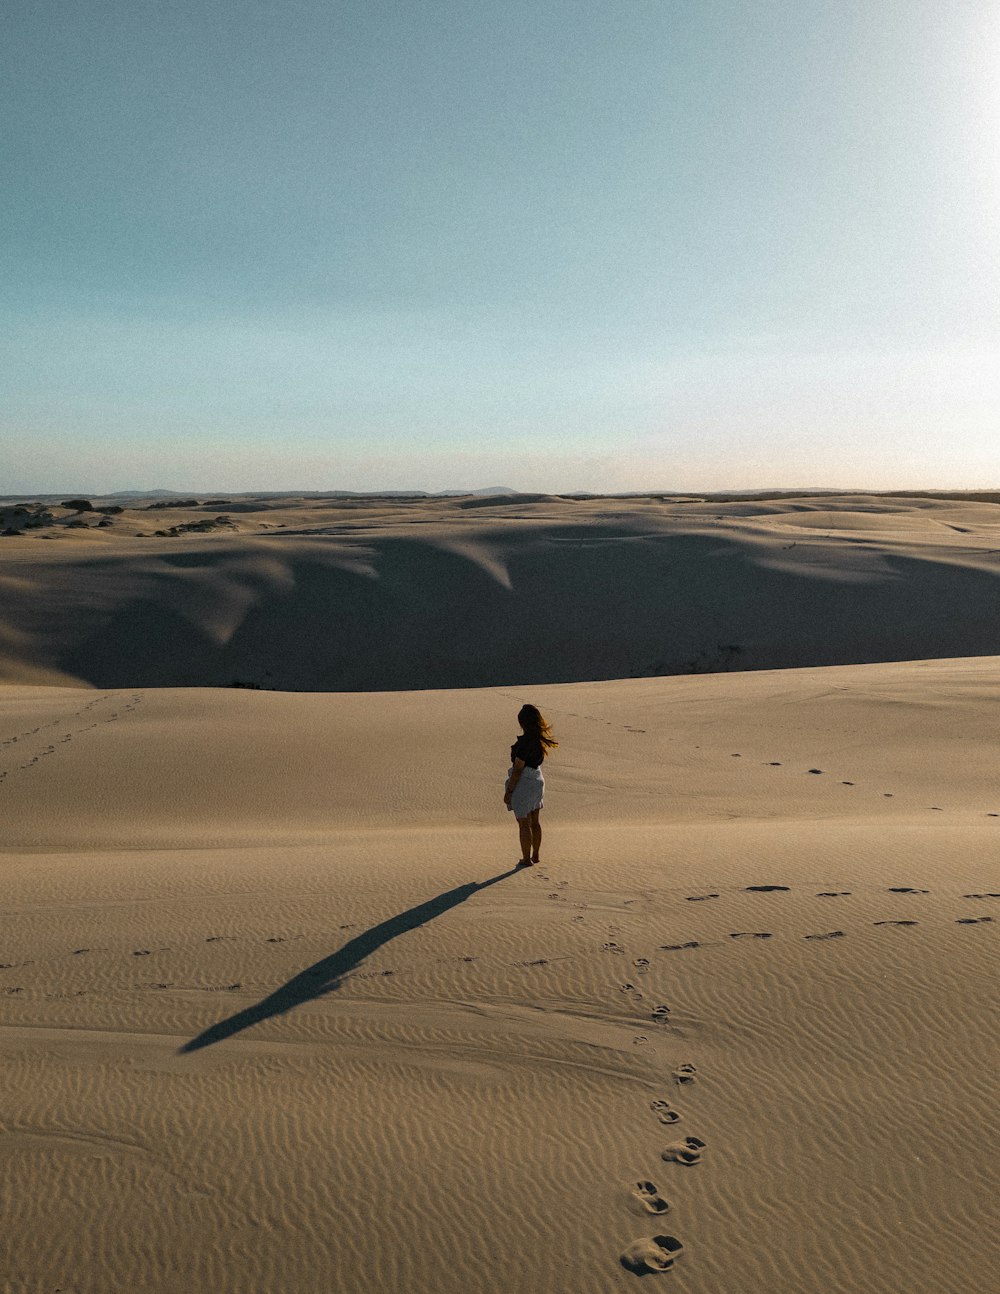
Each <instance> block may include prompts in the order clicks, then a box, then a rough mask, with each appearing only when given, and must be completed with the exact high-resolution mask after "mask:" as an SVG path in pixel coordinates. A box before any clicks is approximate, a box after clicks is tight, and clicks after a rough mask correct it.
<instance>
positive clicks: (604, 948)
mask: <svg viewBox="0 0 1000 1294" xmlns="http://www.w3.org/2000/svg"><path fill="white" fill-rule="evenodd" d="M624 951H625V949H624V948H623V947H622V946H621V944H616V943H615V941H614V940H613V939H609V940H608V942H607V943H606V944H601V952H605V953H623V952H624Z"/></svg>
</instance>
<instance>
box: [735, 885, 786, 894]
mask: <svg viewBox="0 0 1000 1294" xmlns="http://www.w3.org/2000/svg"><path fill="white" fill-rule="evenodd" d="M790 889H791V886H790V885H748V886H747V887H746V890H745V893H747V894H771V893H775V892H778V891H787V890H790Z"/></svg>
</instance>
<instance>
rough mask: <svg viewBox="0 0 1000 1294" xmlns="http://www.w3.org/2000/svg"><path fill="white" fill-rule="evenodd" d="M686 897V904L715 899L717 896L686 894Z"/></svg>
mask: <svg viewBox="0 0 1000 1294" xmlns="http://www.w3.org/2000/svg"><path fill="white" fill-rule="evenodd" d="M686 897H687V902H688V903H701V902H702V901H703V900H704V899H717V898H718V897H719V896H718V894H688V895H687V896H686Z"/></svg>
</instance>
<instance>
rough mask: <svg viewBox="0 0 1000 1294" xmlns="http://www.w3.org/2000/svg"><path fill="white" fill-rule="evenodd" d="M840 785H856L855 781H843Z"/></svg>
mask: <svg viewBox="0 0 1000 1294" xmlns="http://www.w3.org/2000/svg"><path fill="white" fill-rule="evenodd" d="M840 785H841V786H853V785H854V783H853V782H841V784H840Z"/></svg>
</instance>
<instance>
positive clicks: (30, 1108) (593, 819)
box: [0, 501, 1000, 1294]
mask: <svg viewBox="0 0 1000 1294" xmlns="http://www.w3.org/2000/svg"><path fill="white" fill-rule="evenodd" d="M533 506H534V505H533ZM824 506H825V507H828V504H827V503H826V501H824ZM487 511H488V509H479V510H476V513H475V515H476V516H477V517H481V516H482V515H483V513H484V512H487ZM925 511H927V512H929V513H931V514H932V515H934V516H937V511H936V510H935V509H925ZM781 515H782V518H783V522H782V523H783V524H785V523H788V524H789V525H790V524H791V523H790V522H788V514H787V513H782V514H781ZM855 519H856V518H852V524H853V522H854V520H855ZM967 519H968V518H967ZM476 524H478V522H477V523H476ZM560 524H561V523H560ZM622 524H624V523H622ZM632 524H633V523H632V522H629V525H632ZM740 524H741V525H742V524H744V523H743V521H742V520H741V523H740ZM755 524H761V525H763V524H764V523H763V522H760V523H755ZM768 524H770V523H768ZM525 525H526V526H527V528H528V530H529V533H531V534H537V533H538V532H536V529H534V527H536V526H537V525H538V523H537V521H530V520H529V521H527V522H526V523H525ZM743 533H744V538H743V539H741V540H739V541H737V540H734V539H733V538H732V536H731V535H729V534H727V535H726V537H725V546H726V551H727V553H728V551H729V548H730V547H731V546H732V545H734V544H737V543H740V544H743V545H744V546H746V547H747V549H748V550H749V547H750V546H751V539H750V538H749V537H747V536H749V533H750V532H749V530H747V531H745V532H743ZM17 542H18V541H17V540H14V541H12V543H17ZM33 542H37V541H33ZM69 542H70V541H67V545H68V544H69ZM95 542H96V540H95ZM186 542H187V541H186V540H183V539H182V540H178V541H177V543H178V544H179V545H182V546H183V545H184V544H185V543H186ZM213 542H221V540H213ZM241 542H242V537H241ZM359 542H360V541H359ZM380 542H383V543H384V544H385V549H379V553H380V554H381V553H383V552H384V551H386V550H387V549H388V547H389V541H388V540H384V541H380ZM393 542H397V541H393ZM398 542H402V543H404V544H406V545H409V547H408V548H407V550H406V551H407V561H411V562H412V561H413V560H416V559H415V558H414V553H417V554H419V553H420V552H421V546H420V543H419V542H418V541H417V540H416V539H412V540H400V541H398ZM470 542H471V541H470ZM475 542H476V543H479V542H480V540H478V539H477V540H476V541H475ZM531 542H536V540H532V541H531ZM537 542H541V541H540V540H537ZM546 542H548V541H546ZM627 542H630V541H627V540H626V539H625V538H624V537H623V536H622V535H619V536H618V537H617V538H615V539H614V541H613V543H612V547H615V546H616V545H621V544H626V543H627ZM648 542H649V541H648V540H646V539H643V540H641V541H636V543H637V544H639V545H640V546H646V545H647V543H648ZM670 542H671V543H672V542H673V540H672V539H671V541H670ZM698 542H701V540H699V541H698ZM706 542H707V541H706ZM880 542H881V541H880ZM894 542H896V541H894ZM924 542H925V540H924V539H921V540H920V541H919V543H920V544H921V545H922V544H924ZM950 542H951V541H950V540H945V541H943V543H942V546H941V550H940V555H939V556H938V557H934V558H930V557H927V556H924V557H921V558H915V559H913V560H914V562H915V563H916V565H917V566H919V567H920V569H921V571H923V568H924V567H925V566H926V567H929V568H930V569H931V570H932V571H934V572H938V574H936V575H932V576H930V577H928V578H930V579H931V581H932V582H933V580H935V579H938V578H940V579H941V581H942V585H943V584H944V583H946V580H945V577H944V574H943V573H942V572H943V571H944V568H945V563H946V559H947V560H948V561H950V560H951V557H949V556H948V554H946V553H945V552H944V550H945V548H946V547H947V544H949V543H950ZM838 543H841V544H842V551H843V552H844V553H846V552H848V551H849V546H848V545H846V544H843V541H838ZM52 547H53V548H55V547H56V545H52ZM557 547H558V545H557ZM652 547H653V549H654V550H655V549H656V547H657V545H656V543H653V544H652ZM667 547H669V544H668V545H667ZM346 548H348V549H349V550H350V552H351V553H352V554H353V555H354V556H353V557H352V560H355V559H358V552H359V549H358V548H357V547H355V546H353V545H350V544H349V545H346ZM767 550H768V551H769V552H772V553H773V552H774V551H775V550H774V541H773V538H771V539H768V541H767ZM5 551H6V550H5ZM164 551H166V549H165V550H164ZM172 551H173V553H174V554H175V559H176V557H178V556H180V555H183V554H184V553H186V552H187V551H188V550H187V549H186V548H183V547H179V548H178V547H175V548H174V549H173V550H172ZM190 551H191V552H192V553H193V554H194V558H193V564H192V566H191V567H183V565H180V566H179V567H178V569H181V570H185V569H187V570H195V571H200V570H201V569H202V564H203V563H204V561H205V560H206V559H205V558H204V554H203V551H202V550H201V549H197V550H195V549H192V550H190ZM824 551H826V552H829V551H830V550H824ZM838 551H840V550H838ZM957 551H958V550H956V552H957ZM492 552H493V557H494V558H495V560H497V561H498V562H500V561H502V562H503V563H504V564H505V566H506V569H507V570H508V571H509V572H510V573H511V580H512V584H513V586H514V588H515V589H517V587H518V581H519V579H520V574H519V571H520V568H519V567H518V564H517V560H513V561H512V560H511V558H510V553H509V552H508V551H506V550H500V549H494V550H492ZM962 553H963V554H965V555H964V556H962V557H961V560H962V561H966V560H967V559H968V554H967V552H966V550H965V549H962ZM271 554H272V550H270V549H269V550H268V552H267V557H268V560H275V561H277V560H278V559H277V558H275V557H273V556H272V555H271ZM952 556H954V554H952ZM59 557H60V560H62V558H61V553H60V555H59ZM112 557H113V553H112V555H111V556H109V557H108V558H107V559H103V558H102V560H112ZM883 559H884V560H888V559H887V558H885V557H884V554H883ZM18 560H19V561H20V559H18ZM24 560H25V565H24V567H23V568H22V567H18V568H13V567H12V566H11V565H7V564H6V563H5V566H4V573H5V577H7V578H8V580H9V581H10V580H13V578H14V574H16V571H17V570H18V569H19V570H20V578H23V579H24V580H25V581H26V582H27V585H28V587H29V588H30V587H37V586H35V585H34V584H33V581H34V580H36V579H37V578H40V577H39V576H38V573H37V569H36V567H35V562H36V559H35V558H33V557H32V558H26V559H24ZM113 560H114V561H117V560H118V559H117V558H113ZM149 560H151V561H161V560H162V561H163V562H166V558H165V557H164V558H160V557H153V558H150V559H149ZM255 560H257V559H256V558H255ZM358 560H359V559H358ZM381 560H382V559H381V556H377V557H376V558H373V562H374V563H375V565H376V566H379V563H380V562H381ZM706 560H707V559H706ZM838 560H839V559H838ZM900 560H901V559H900ZM969 560H970V562H971V564H970V566H969V567H968V568H967V572H968V574H969V577H970V578H974V579H976V580H983V581H988V580H991V579H993V578H994V577H993V575H992V574H991V572H990V571H989V569H987V567H986V566H985V565H983V566H982V567H978V566H976V564H975V562H978V561H979V560H980V559H979V558H976V559H975V561H971V559H969ZM982 560H983V561H984V562H985V558H983V559H982ZM470 565H471V563H470ZM58 567H59V562H58V561H55V560H54V561H53V565H52V567H51V568H50V570H49V574H48V575H46V578H54V576H52V573H51V572H52V571H53V570H56V569H58ZM213 569H214V568H213ZM478 569H480V570H481V571H482V575H481V579H482V580H483V581H486V580H489V581H491V585H490V587H496V588H498V589H500V588H502V584H500V583H499V582H498V581H497V580H496V578H494V576H491V575H488V573H487V572H486V571H485V570H483V569H482V567H479V568H478ZM896 569H897V575H898V568H896ZM66 570H67V572H69V573H72V572H76V574H77V576H79V573H80V565H79V558H78V556H76V555H72V556H67V558H66ZM952 574H954V569H953V568H952ZM384 575H385V568H384V567H380V579H382V578H383V577H384ZM647 575H648V569H647ZM69 578H70V575H69V574H68V575H67V579H69ZM144 578H146V577H144ZM171 578H172V577H171ZM178 578H179V577H178ZM357 578H359V579H365V578H369V579H370V578H371V577H364V576H359V577H357ZM477 578H479V577H477ZM200 579H203V576H202V575H199V576H197V578H195V579H193V580H192V585H193V586H194V587H198V580H200ZM168 583H169V582H168ZM830 583H831V585H833V584H834V583H835V582H833V581H831V582H830ZM890 584H891V581H890ZM11 587H13V585H12V584H10V583H8V585H7V588H8V589H9V588H11ZM823 587H824V588H826V584H824V585H823ZM886 587H888V585H887V586H886ZM984 587H985V585H984ZM199 596H202V597H203V599H204V600H203V602H202V603H201V604H200V605H201V606H202V608H203V610H202V612H201V614H202V615H205V616H208V615H210V614H216V615H222V612H221V611H220V610H219V608H218V607H215V608H213V600H212V597H211V596H209V594H208V593H206V592H204V589H203V590H202V593H201V594H200V595H199ZM81 599H82V594H81ZM113 601H114V600H113V599H109V603H108V606H109V607H110V606H111V605H112V604H113ZM165 604H166V599H165V598H164V599H163V600H162V601H161V603H159V604H158V605H159V606H160V607H162V606H163V605H165ZM109 614H110V612H109ZM151 614H152V612H151ZM157 614H159V612H157ZM177 615H178V616H179V617H180V618H181V619H182V620H183V616H181V613H180V612H177ZM835 628H836V626H831V632H832V631H833V629H835ZM21 632H23V633H24V634H26V635H27V637H26V638H24V639H21V640H20V642H21V647H20V648H19V650H23V651H27V650H28V649H27V647H25V645H24V644H25V643H26V642H30V641H31V633H30V632H29V629H28V628H27V627H25V626H22V630H21ZM66 641H67V643H69V639H67V640H66ZM60 650H62V649H60ZM65 650H66V651H69V650H70V646H67V647H66V649H65ZM8 659H12V658H10V657H8ZM49 660H50V667H51V668H52V669H53V670H57V671H62V670H63V664H64V663H65V658H64V657H61V656H59V653H58V652H55V651H54V652H53V655H52V656H51V657H50V658H49ZM65 673H67V674H68V671H65ZM527 697H530V698H531V699H532V700H535V701H536V702H537V703H538V704H540V705H542V706H543V708H545V709H546V710H547V711H548V712H549V713H550V714H551V717H552V720H553V723H554V725H555V727H556V730H557V733H558V735H559V737H560V739H561V741H562V745H561V747H560V750H559V752H558V753H557V756H556V757H555V758H554V759H553V760H552V763H551V765H550V766H549V771H548V789H547V794H546V810H545V815H544V819H545V824H546V828H547V834H546V839H545V842H544V845H543V854H544V856H545V861H544V865H543V866H542V867H541V868H538V869H530V870H528V871H522V872H515V871H513V870H512V862H513V859H514V858H515V857H516V849H515V847H514V845H515V842H514V832H513V830H512V827H511V825H510V823H509V821H507V820H506V815H505V814H504V813H503V809H502V806H501V805H500V804H499V780H500V777H501V776H502V772H503V769H504V766H505V755H506V746H507V744H509V741H510V740H511V739H512V735H513V734H512V731H511V730H512V721H513V715H514V713H515V712H516V709H517V707H518V705H519V703H520V702H521V700H523V699H525V698H527ZM998 717H1000V658H997V657H993V658H980V659H963V660H937V661H914V662H910V663H902V664H879V665H865V666H860V665H858V666H846V667H841V668H823V669H810V670H795V669H785V670H776V671H765V672H760V673H739V674H736V673H727V674H716V675H710V676H704V677H676V678H661V679H652V678H643V679H631V680H622V681H616V682H596V683H572V684H564V685H559V686H533V687H531V688H530V690H529V689H527V688H525V687H524V686H521V685H517V686H506V687H498V688H492V689H487V688H484V689H472V690H465V691H462V690H453V691H446V692H423V693H421V692H398V693H382V694H378V695H375V694H367V695H366V694H361V693H355V694H339V695H318V694H307V693H302V694H288V693H277V692H274V693H272V692H244V691H233V690H228V689H225V690H197V689H183V688H179V689H156V688H151V687H148V686H140V685H138V684H137V685H136V686H135V687H134V688H133V689H131V690H129V689H124V690H122V689H114V688H102V689H99V690H93V689H74V688H71V687H66V686H61V687H57V688H51V687H38V686H26V685H19V686H16V687H7V688H4V689H2V690H0V797H2V808H3V830H2V844H3V856H2V861H0V866H2V867H3V871H4V882H5V884H4V896H5V898H4V904H5V921H4V923H3V932H2V936H0V962H2V963H3V966H2V968H0V1011H2V1016H0V1020H2V1035H0V1036H2V1038H3V1041H4V1056H5V1060H4V1085H3V1096H2V1108H0V1118H2V1140H0V1145H2V1147H3V1151H4V1160H5V1163H4V1169H5V1222H6V1226H5V1237H4V1240H5V1247H6V1252H5V1254H4V1259H3V1261H4V1264H5V1267H4V1269H3V1282H4V1285H3V1287H4V1288H5V1289H11V1290H16V1291H21V1290H32V1291H34V1290H41V1289H54V1288H58V1287H62V1288H65V1289H72V1290H76V1291H81V1292H86V1294H90V1292H91V1291H92V1292H93V1294H98V1292H99V1294H106V1291H107V1290H109V1289H122V1288H129V1287H132V1288H136V1289H140V1290H145V1289H150V1290H153V1289H155V1290H157V1291H170V1292H173V1291H177V1292H178V1294H179V1292H180V1291H182V1290H183V1291H191V1290H199V1291H201V1290H205V1291H207V1290H213V1291H228V1290H233V1291H236V1290H247V1289H253V1290H278V1289H300V1290H307V1291H313V1290H316V1291H319V1290H331V1289H333V1290H345V1291H347V1290H350V1291H355V1290H357V1291H376V1290H378V1291H380V1292H381V1291H386V1290H391V1291H396V1290H431V1289H433V1290H435V1291H442V1294H447V1292H448V1291H452V1290H454V1291H456V1294H457V1292H458V1291H462V1292H463V1294H465V1292H467V1291H469V1290H483V1291H491V1290H497V1291H499V1290H505V1291H514V1292H515V1294H522V1292H523V1294H529V1292H531V1294H535V1292H536V1291H540V1292H547V1291H552V1294H569V1292H570V1291H573V1292H574V1294H578V1292H582V1294H590V1292H593V1294H599V1292H600V1294H604V1292H605V1291H608V1290H612V1289H622V1290H625V1289H629V1288H633V1287H634V1286H635V1282H636V1280H637V1276H636V1275H635V1272H636V1271H642V1270H643V1269H659V1268H661V1267H663V1268H666V1269H667V1270H666V1271H665V1272H664V1274H662V1275H659V1276H651V1277H650V1278H649V1279H650V1281H651V1283H652V1284H653V1285H655V1284H656V1283H657V1281H660V1282H663V1283H664V1284H670V1285H671V1287H672V1286H673V1285H674V1284H675V1283H677V1284H678V1287H683V1288H684V1289H685V1290H687V1291H691V1292H692V1294H731V1292H735V1294H751V1292H754V1294H756V1292H758V1291H763V1290H766V1291H773V1292H774V1294H810V1292H812V1291H824V1292H826V1291H839V1292H843V1294H855V1292H856V1291H857V1290H859V1289H864V1290H866V1291H876V1292H881V1294H899V1292H900V1291H903V1290H905V1291H907V1292H908V1294H923V1292H924V1291H926V1292H927V1294H930V1292H931V1291H933V1292H934V1294H940V1291H949V1292H953V1294H959V1292H961V1294H980V1292H981V1294H988V1292H989V1291H991V1290H992V1289H993V1288H994V1286H995V1273H996V1271H997V1270H998V1259H1000V1254H998V1251H997V1250H998V1245H997V1227H996V1222H997V1218H996V1199H997V1197H998V1186H1000V1181H998V1176H1000V1174H998V1169H997V1163H998V1150H1000V1146H998V1144H997V1136H996V1132H995V1123H996V1120H995V1107H996V1102H997V1098H998V1095H1000V1091H998V1080H997V1073H998V1064H997V1061H998V1048H997V1042H996V1029H995V1020H996V1008H997V996H998V995H997V979H996V959H997V952H998V943H997V940H998V933H1000V897H998V896H1000V872H998V867H997V859H998V851H1000V817H998V816H997V815H998V814H1000V793H998V790H997V782H996V775H995V740H996V739H995V734H996V730H997V720H998ZM685 1067H689V1068H685ZM657 1237H659V1239H657ZM623 1260H624V1261H623ZM643 1288H645V1287H644V1286H643Z"/></svg>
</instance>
